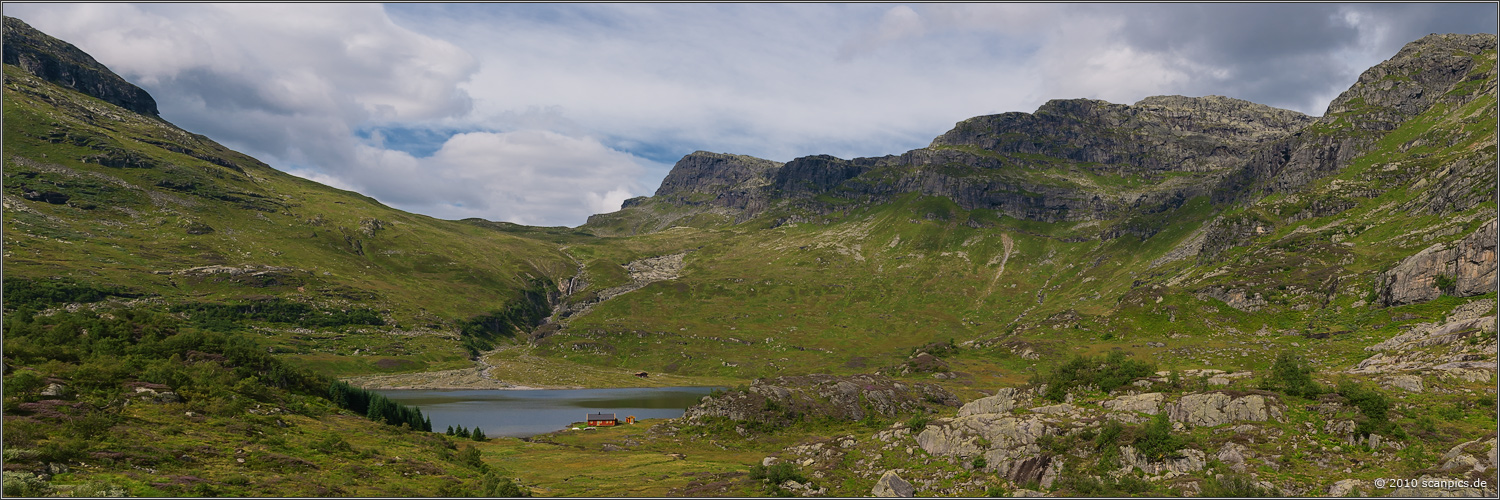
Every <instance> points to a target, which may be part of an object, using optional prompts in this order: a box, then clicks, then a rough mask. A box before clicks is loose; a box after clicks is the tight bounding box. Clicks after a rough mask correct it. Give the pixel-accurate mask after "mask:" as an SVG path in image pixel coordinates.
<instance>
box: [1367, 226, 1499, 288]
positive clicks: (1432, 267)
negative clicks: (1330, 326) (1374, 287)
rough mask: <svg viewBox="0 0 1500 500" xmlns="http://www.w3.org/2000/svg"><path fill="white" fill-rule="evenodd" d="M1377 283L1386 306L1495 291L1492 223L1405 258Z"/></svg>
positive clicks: (1493, 229)
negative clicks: (1459, 237) (1454, 240)
mask: <svg viewBox="0 0 1500 500" xmlns="http://www.w3.org/2000/svg"><path fill="white" fill-rule="evenodd" d="M1380 282H1381V283H1382V286H1381V288H1380V302H1381V303H1382V304H1384V305H1386V306H1399V305H1405V304H1414V303H1417V302H1426V301H1429V300H1432V299H1436V298H1438V297H1439V296H1440V295H1442V294H1444V293H1446V294H1449V295H1453V296H1455V297H1471V296H1474V295H1482V294H1486V293H1490V292H1493V291H1495V220H1494V219H1490V221H1489V222H1486V223H1484V224H1481V225H1480V227H1479V229H1478V230H1476V231H1474V232H1473V233H1470V234H1469V235H1468V236H1466V237H1464V238H1463V239H1461V240H1458V241H1457V242H1454V243H1451V244H1441V243H1439V244H1435V245H1432V246H1430V247H1427V248H1426V249H1424V250H1422V251H1421V252H1418V253H1417V254H1416V255H1413V256H1411V257H1407V258H1406V259H1405V260H1402V261H1401V262H1400V263H1399V264H1396V266H1395V267H1393V268H1391V270H1389V271H1386V272H1385V273H1384V274H1382V275H1381V276H1380ZM1445 288H1446V289H1445Z"/></svg>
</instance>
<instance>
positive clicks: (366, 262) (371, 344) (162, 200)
mask: <svg viewBox="0 0 1500 500" xmlns="http://www.w3.org/2000/svg"><path fill="white" fill-rule="evenodd" d="M5 71H6V74H5V78H6V88H5V125H6V132H7V133H6V135H5V154H6V158H5V223H6V229H7V230H6V232H5V244H6V255H5V258H6V263H7V266H6V271H7V273H6V282H7V288H8V289H9V288H11V286H12V285H13V284H19V283H23V282H28V281H30V282H49V280H57V279H58V278H63V279H66V280H67V281H68V282H69V283H70V285H69V286H77V287H85V288H97V289H102V288H113V289H115V292H111V294H110V295H111V296H113V297H115V298H117V299H127V300H135V301H141V300H148V301H152V302H154V303H163V304H168V305H192V304H206V305H217V306H223V305H245V304H255V303H260V302H266V301H271V302H275V303H280V304H287V303H291V304H302V305H305V306H308V307H310V308H312V309H313V310H314V311H313V313H312V314H314V315H317V316H322V318H321V319H320V318H315V317H312V316H307V317H304V318H302V320H301V321H250V322H249V324H251V325H254V326H256V327H257V328H256V332H257V333H259V334H261V335H263V336H265V337H266V341H267V344H268V346H269V347H271V348H273V349H276V350H277V351H278V352H283V353H288V356H289V357H291V358H294V359H297V360H301V361H303V362H304V364H305V365H307V366H313V365H325V363H329V362H331V361H332V360H333V359H340V361H338V362H333V363H331V364H327V365H325V366H331V367H332V371H335V372H349V373H359V372H381V371H393V370H394V371H414V370H423V369H435V368H445V367H447V368H451V367H456V366H466V365H467V362H466V361H465V360H464V356H463V354H464V352H463V350H462V349H461V348H459V346H458V343H457V342H455V340H454V339H453V338H452V337H453V332H455V331H457V330H458V329H459V328H460V327H461V326H462V324H463V322H464V321H466V320H469V319H470V318H473V317H475V316H480V315H486V314H490V313H493V312H495V311H503V310H506V309H507V308H508V307H511V306H512V305H513V304H515V303H518V302H526V301H534V300H535V299H534V298H531V299H528V298H527V295H526V294H525V293H524V292H527V291H530V292H532V295H533V296H536V295H537V294H540V296H542V297H545V295H546V293H547V292H548V291H550V290H555V283H556V282H557V281H559V280H560V279H563V278H565V277H567V276H570V275H571V274H572V273H573V272H574V270H575V267H576V266H575V265H574V264H573V263H572V261H571V259H570V258H569V257H568V256H567V255H566V254H564V253H563V252H562V251H561V250H560V249H559V248H558V247H557V246H556V245H555V244H552V243H549V242H544V241H538V240H536V239H532V238H527V237H523V236H515V235H512V234H509V233H506V232H501V231H494V230H491V229H488V228H485V227H480V226H477V225H475V224H472V223H466V222H461V221H443V220H437V219H433V218H431V217H426V216H421V215H415V214H410V213H406V212H402V211H399V210H394V209H391V208H389V207H386V206H384V205H381V204H380V203H378V202H376V201H375V200H373V199H370V198H369V197H366V196H362V195H359V194H357V193H353V192H348V191H342V190H338V189H333V188H330V187H327V186H324V185H321V184H317V183H315V182H312V181H308V180H305V179H302V178H299V177H295V176H291V175H287V174H284V173H281V172H278V171H276V170H274V169H271V168H270V167H267V166H266V165H265V164H263V163H261V162H259V161H256V160H255V159H253V158H250V157H247V156H244V155H242V154H239V153H236V152H233V151H230V150H228V149H226V148H224V147H223V146H220V145H218V144H216V143H214V142H212V141H210V140H208V139H207V138H204V137H202V136H197V135H193V134H191V133H188V132H185V131H182V130H180V129H177V128H176V127H173V126H171V125H170V124H168V123H165V122H162V121H160V120H156V119H152V118H147V117H144V116H141V115H137V114H134V113H130V112H127V111H125V110H122V109H120V108H117V107H114V106H113V105H110V104H107V103H104V102H102V101H99V100H97V99H94V98H92V97H89V96H86V95H83V94H79V93H77V92H74V91H71V90H67V89H63V88H60V87H57V86H55V85H51V84H48V83H46V82H43V81H41V80H39V79H37V78H36V77H34V76H32V75H30V74H28V73H26V72H24V71H21V70H20V69H19V68H17V67H14V66H6V67H5ZM7 305H9V303H8V304H7ZM541 307H543V308H545V303H543V304H541ZM198 309H202V308H201V307H199V308H198ZM351 311H353V312H361V313H364V316H362V317H364V318H365V319H364V320H361V321H356V322H354V323H349V322H347V321H342V322H341V321H339V320H338V319H336V318H327V317H326V316H337V315H339V314H340V313H348V312H351ZM371 313H372V314H373V318H374V319H373V320H370V319H369V318H370V316H369V314H371ZM243 319H251V320H253V319H255V318H243ZM341 323H345V324H341ZM356 350H358V351H359V352H360V354H361V356H360V357H357V358H352V359H350V358H347V356H349V355H350V354H351V353H353V352H355V351H356ZM334 356H338V357H339V358H334Z"/></svg>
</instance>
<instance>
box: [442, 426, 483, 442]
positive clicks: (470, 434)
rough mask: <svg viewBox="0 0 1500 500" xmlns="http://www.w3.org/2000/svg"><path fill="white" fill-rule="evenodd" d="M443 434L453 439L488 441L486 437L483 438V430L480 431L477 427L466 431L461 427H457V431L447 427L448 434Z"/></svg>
mask: <svg viewBox="0 0 1500 500" xmlns="http://www.w3.org/2000/svg"><path fill="white" fill-rule="evenodd" d="M444 434H447V435H449V436H453V437H461V438H468V439H473V440H475V441H484V440H487V439H489V438H488V437H485V435H484V429H480V428H478V427H475V428H473V429H466V428H464V426H462V425H460V426H458V428H457V429H455V428H453V426H451V425H450V426H448V432H445V433H444Z"/></svg>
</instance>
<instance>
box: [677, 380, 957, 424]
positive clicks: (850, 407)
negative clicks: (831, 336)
mask: <svg viewBox="0 0 1500 500" xmlns="http://www.w3.org/2000/svg"><path fill="white" fill-rule="evenodd" d="M958 405H959V401H958V398H956V397H954V396H953V394H952V393H950V392H948V391H947V390H946V389H943V388H942V387H939V386H937V385H933V384H928V383H925V382H917V383H912V384H908V383H904V382H897V381H895V380H892V379H890V378H889V377H885V376H882V375H849V376H834V375H805V376H798V377H777V378H774V379H756V380H755V381H754V382H751V383H750V387H749V389H748V390H746V391H732V392H729V393H727V394H724V395H721V396H717V397H714V396H704V397H703V400H702V402H701V403H699V404H698V405H695V406H693V407H691V408H688V409H687V412H686V413H684V414H683V416H684V417H685V418H687V419H688V421H689V422H693V421H697V420H699V419H701V418H703V417H728V418H730V419H732V420H746V421H759V422H768V423H784V422H788V421H790V420H794V419H796V418H801V417H804V416H805V417H831V418H835V419H841V420H850V421H854V420H860V419H863V418H865V417H866V416H867V415H869V414H871V413H874V414H876V415H880V416H882V417H887V418H892V417H896V416H898V415H903V414H911V413H915V412H926V411H929V410H935V409H936V408H937V407H942V406H948V407H956V406H958Z"/></svg>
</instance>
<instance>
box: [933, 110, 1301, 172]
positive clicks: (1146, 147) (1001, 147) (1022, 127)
mask: <svg viewBox="0 0 1500 500" xmlns="http://www.w3.org/2000/svg"><path fill="white" fill-rule="evenodd" d="M1311 122H1312V118H1310V117H1308V116H1306V115H1303V114H1301V113H1298V112H1296V111H1289V110H1285V109H1276V108H1272V107H1270V106H1265V105H1261V104H1255V103H1252V102H1249V101H1242V100H1239V99H1231V98H1227V97H1221V96H1206V97H1196V98H1194V97H1183V96H1155V97H1147V98H1145V99H1143V100H1141V101H1140V102H1137V103H1136V104H1135V105H1133V106H1127V105H1123V104H1112V103H1109V102H1105V101H1098V100H1091V99H1058V100H1052V101H1048V102H1047V103H1046V104H1043V105H1042V106H1041V107H1040V108H1038V109H1037V110H1036V113H1032V114H1027V113H1004V114H999V115H988V116H978V117H974V118H970V119H968V120H964V121H962V122H959V123H958V125H956V126H954V128H953V129H952V130H950V131H948V132H946V133H944V134H943V135H941V136H938V138H937V139H934V140H933V141H932V146H934V147H939V146H974V147H977V148H979V149H982V150H986V151H994V152H999V153H1025V154H1043V155H1047V156H1052V157H1056V158H1062V159H1066V160H1071V161H1074V162H1079V163H1098V164H1105V165H1110V166H1111V167H1113V168H1119V169H1126V170H1128V171H1132V172H1149V171H1163V170H1171V171H1197V172H1202V171H1210V170H1218V169H1222V168H1226V167H1229V166H1232V165H1234V164H1237V163H1238V161H1239V160H1238V158H1239V157H1240V156H1241V155H1243V154H1244V153H1245V151H1246V150H1247V149H1249V148H1250V147H1253V145H1255V144H1258V143H1260V142H1264V141H1267V140H1271V139H1275V138H1279V137H1281V136H1284V135H1286V134H1288V133H1291V132H1293V131H1296V130H1297V129H1300V128H1302V127H1303V126H1305V125H1307V124H1308V123H1311Z"/></svg>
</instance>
